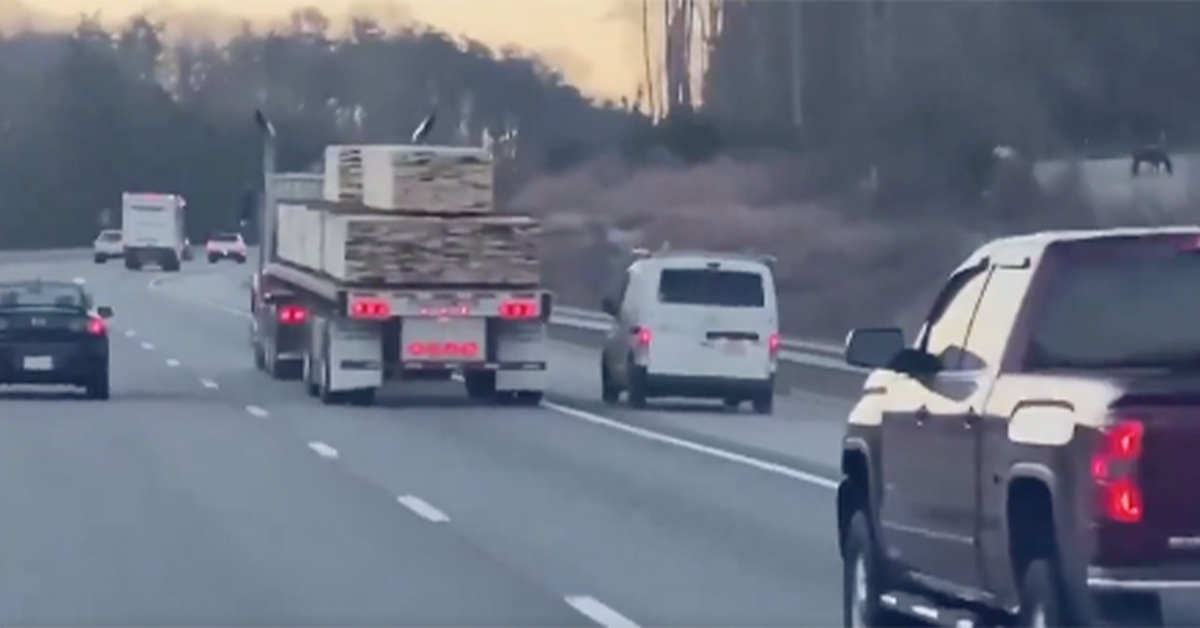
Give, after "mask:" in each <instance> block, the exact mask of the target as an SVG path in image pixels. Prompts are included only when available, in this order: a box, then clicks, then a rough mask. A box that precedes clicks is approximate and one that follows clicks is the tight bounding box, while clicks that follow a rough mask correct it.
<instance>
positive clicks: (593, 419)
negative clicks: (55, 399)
mask: <svg viewBox="0 0 1200 628" xmlns="http://www.w3.org/2000/svg"><path fill="white" fill-rule="evenodd" d="M542 407H544V408H547V409H549V410H553V411H555V412H558V413H559V414H564V415H566V416H569V417H572V418H575V419H579V420H581V421H587V422H588V423H592V424H595V425H600V426H602V427H607V428H609V429H613V430H617V431H618V432H624V433H626V434H629V435H632V436H637V437H638V438H644V439H646V440H649V441H654V442H657V443H663V444H664V445H672V446H675V447H679V448H681V449H686V450H688V451H692V452H695V453H698V454H704V455H706V456H712V457H713V458H720V459H721V460H726V461H728V462H735V463H737V464H742V465H746V466H748V467H753V468H755V469H758V470H759V471H766V472H767V473H773V474H775V475H781V476H783V477H786V478H790V479H793V480H799V481H801V482H805V483H808V484H813V485H816V486H820V487H822V488H830V489H836V488H837V485H838V483H837V482H836V481H834V480H832V479H830V478H826V477H821V476H819V475H816V474H813V473H807V472H805V471H801V470H799V469H793V468H791V467H788V466H784V465H781V464H776V463H774V462H767V461H766V460H760V459H758V458H754V457H751V456H747V455H745V454H739V453H736V452H732V451H727V450H724V449H718V448H716V447H710V446H708V445H702V444H700V443H696V442H692V441H690V440H684V439H682V438H676V437H674V436H668V435H666V434H660V433H658V432H653V431H650V430H647V429H643V428H640V427H634V426H632V425H627V424H625V423H621V422H620V421H614V420H612V419H607V418H605V417H602V416H600V415H598V414H592V413H591V412H586V411H584V410H577V409H575V408H571V407H569V406H564V405H561V404H558V403H554V402H553V401H543V402H542Z"/></svg>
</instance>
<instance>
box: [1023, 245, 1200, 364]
mask: <svg viewBox="0 0 1200 628" xmlns="http://www.w3.org/2000/svg"><path fill="white" fill-rule="evenodd" d="M1049 280H1050V281H1049V285H1047V286H1046V287H1045V290H1044V292H1043V295H1044V296H1043V297H1042V299H1043V301H1042V303H1041V306H1040V307H1039V311H1038V312H1037V318H1036V319H1035V324H1034V327H1033V334H1032V336H1031V338H1030V345H1029V351H1028V357H1027V360H1026V366H1027V368H1032V369H1046V368H1068V369H1070V368H1079V369H1104V368H1122V367H1126V368H1138V367H1150V368H1155V367H1162V368H1186V369H1200V255H1197V254H1195V253H1191V254H1173V255H1159V256H1153V257H1140V258H1138V257H1130V256H1115V257H1114V258H1110V259H1099V258H1096V257H1092V258H1090V259H1077V260H1071V261H1067V262H1066V263H1065V264H1063V265H1062V266H1059V267H1058V268H1056V269H1055V270H1054V272H1053V275H1052V276H1050V277H1049Z"/></svg>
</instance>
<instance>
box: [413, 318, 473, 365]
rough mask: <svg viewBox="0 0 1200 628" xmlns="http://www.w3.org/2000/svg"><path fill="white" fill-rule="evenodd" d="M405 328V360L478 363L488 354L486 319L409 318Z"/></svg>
mask: <svg viewBox="0 0 1200 628" xmlns="http://www.w3.org/2000/svg"><path fill="white" fill-rule="evenodd" d="M401 330H402V331H401V336H402V342H403V343H404V344H403V348H402V359H403V360H405V361H421V362H478V361H481V360H484V359H485V358H486V356H487V323H486V321H485V320H484V319H482V318H452V319H447V320H438V319H432V318H415V319H408V320H406V321H404V326H403V327H402V328H401Z"/></svg>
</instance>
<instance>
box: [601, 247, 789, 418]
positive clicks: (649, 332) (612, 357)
mask: <svg viewBox="0 0 1200 628" xmlns="http://www.w3.org/2000/svg"><path fill="white" fill-rule="evenodd" d="M771 266H772V264H771V262H770V261H769V260H765V259H763V258H759V257H755V256H749V255H731V254H721V253H708V252H694V251H693V252H688V251H677V252H676V251H672V252H662V253H656V254H653V255H649V256H646V257H643V258H642V259H639V260H637V261H635V262H634V263H633V264H632V265H630V267H629V269H628V270H627V271H626V275H625V277H624V279H623V281H622V285H621V287H620V288H619V289H618V291H617V294H616V295H614V296H610V297H607V298H605V299H604V303H603V309H604V310H605V312H607V313H608V314H610V315H611V316H613V317H614V318H615V319H616V324H615V325H614V327H613V329H612V330H610V331H609V335H608V338H607V340H606V341H605V346H604V351H603V354H602V357H601V365H600V377H601V386H602V390H603V397H604V401H605V402H606V403H610V404H611V403H616V402H617V401H618V400H619V398H620V394H621V392H625V393H626V394H627V395H628V398H629V404H630V405H631V406H633V407H635V408H640V407H644V406H645V405H646V400H647V399H648V398H651V397H692V398H709V399H722V400H724V401H725V404H726V405H727V406H730V407H736V406H737V405H738V404H740V403H741V402H743V401H749V402H751V403H752V404H753V406H754V410H755V411H756V412H758V413H760V414H770V413H771V411H772V409H773V406H774V384H775V367H776V361H777V357H778V352H779V309H778V304H777V303H776V298H775V278H774V274H773V273H772V272H771Z"/></svg>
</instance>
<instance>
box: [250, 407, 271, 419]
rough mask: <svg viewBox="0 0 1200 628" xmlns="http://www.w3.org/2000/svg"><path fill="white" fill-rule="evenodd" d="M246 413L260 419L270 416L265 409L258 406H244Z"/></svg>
mask: <svg viewBox="0 0 1200 628" xmlns="http://www.w3.org/2000/svg"><path fill="white" fill-rule="evenodd" d="M246 412H249V413H250V414H252V415H254V416H256V417H260V418H261V417H265V416H267V415H269V414H270V413H269V412H267V411H266V410H265V409H263V408H260V407H258V406H246Z"/></svg>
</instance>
